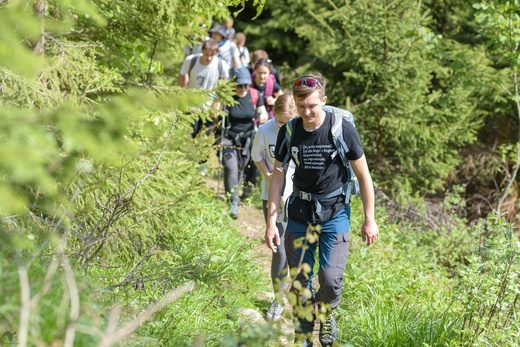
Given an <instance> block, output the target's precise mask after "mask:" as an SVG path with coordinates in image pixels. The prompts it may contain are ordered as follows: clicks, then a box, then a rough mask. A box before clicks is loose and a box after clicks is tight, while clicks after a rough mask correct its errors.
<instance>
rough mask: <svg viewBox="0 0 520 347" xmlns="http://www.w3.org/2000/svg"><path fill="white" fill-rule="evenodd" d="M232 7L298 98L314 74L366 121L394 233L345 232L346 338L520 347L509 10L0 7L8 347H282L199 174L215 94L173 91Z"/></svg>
mask: <svg viewBox="0 0 520 347" xmlns="http://www.w3.org/2000/svg"><path fill="white" fill-rule="evenodd" d="M230 15H231V16H233V17H235V29H236V30H237V31H243V32H244V33H246V34H247V37H248V43H247V46H248V47H249V49H250V51H253V50H255V49H265V50H266V51H267V52H268V53H269V54H270V57H271V58H272V60H273V62H274V64H275V65H276V66H277V67H278V68H279V70H280V71H281V73H282V78H283V82H282V84H283V87H284V88H285V89H286V90H288V88H289V87H290V83H291V80H292V79H294V78H295V77H296V76H298V75H300V74H302V73H305V72H308V71H319V72H321V73H322V74H324V76H325V77H326V78H327V80H328V89H327V95H328V97H329V101H330V103H331V104H334V105H337V106H342V107H345V108H348V109H350V110H351V111H352V112H353V113H354V115H355V117H356V126H357V128H358V130H359V132H360V134H361V137H362V139H363V142H364V145H365V151H366V153H367V158H368V160H369V165H370V167H371V170H372V173H373V176H374V182H375V184H376V185H377V186H376V188H377V192H378V202H377V209H378V210H377V219H378V223H379V225H380V229H381V231H382V232H381V238H380V242H378V243H377V244H376V245H374V246H373V247H371V248H370V249H368V248H367V247H365V246H363V245H362V243H361V242H360V240H359V239H358V238H356V237H358V236H359V235H357V234H356V235H357V236H355V237H354V238H353V240H352V244H351V256H350V258H349V266H348V269H347V272H346V278H345V282H346V286H347V288H346V289H345V291H344V293H343V297H342V299H343V301H344V302H345V303H348V308H347V306H345V308H343V307H342V308H341V309H340V310H339V312H338V325H339V326H340V328H341V329H340V331H341V333H340V336H339V339H340V341H342V342H345V343H349V344H351V345H355V346H376V345H378V346H417V345H424V346H426V345H427V346H446V345H450V346H475V345H478V346H517V345H518V344H519V342H520V327H519V326H518V313H519V310H520V300H519V298H520V297H519V295H520V288H519V285H520V283H519V281H518V274H519V273H520V264H519V261H518V259H519V258H518V256H519V254H520V251H519V248H520V243H519V242H518V238H517V232H518V229H517V227H515V224H516V225H518V220H519V218H518V214H519V213H518V207H519V206H518V199H517V198H518V194H519V187H518V169H519V165H520V160H519V158H520V141H519V139H520V126H519V119H520V95H519V89H518V68H519V64H520V59H519V58H520V57H519V52H518V48H519V47H518V42H520V18H519V16H520V2H518V1H516V0H515V1H503V0H482V1H478V2H475V3H472V4H470V3H468V2H466V1H462V0H444V1H429V0H425V1H414V0H401V1H387V0H380V1H373V0H370V1H369V0H358V1H336V0H305V1H303V0H284V1H262V0H254V1H250V2H247V3H244V2H243V1H240V0H219V1H214V0H74V1H71V0H18V1H15V0H0V118H1V119H2V122H0V177H1V180H0V196H1V199H0V281H1V283H2V285H1V286H0V298H1V299H0V315H1V316H2V320H0V335H1V337H2V340H1V341H0V343H1V344H9V343H17V344H18V345H20V346H61V345H64V346H73V345H78V346H90V345H97V346H110V345H125V346H129V345H135V346H142V345H147V346H159V345H160V346H202V345H209V346H264V345H265V346H277V345H279V338H281V336H282V335H283V334H284V332H283V331H282V330H281V328H280V326H276V325H275V326H271V325H268V324H263V323H258V322H256V323H255V324H253V322H252V321H251V319H248V318H244V316H243V313H244V312H245V311H248V309H254V310H261V309H262V308H263V307H266V305H267V304H268V301H266V300H265V299H261V295H260V293H262V292H265V291H270V290H271V289H270V285H269V283H268V282H269V280H268V278H267V276H265V274H262V273H261V272H260V271H258V267H257V265H258V264H257V263H256V262H257V261H258V259H256V255H255V254H253V253H252V252H251V250H252V245H251V242H246V241H245V240H244V239H243V237H242V235H241V234H240V233H239V232H237V230H234V229H233V228H232V227H231V222H230V218H229V216H228V215H227V209H226V206H225V203H224V202H223V201H222V199H215V192H214V191H213V190H211V189H208V188H207V186H206V184H205V181H204V179H203V177H201V175H200V173H199V171H198V169H199V167H198V163H200V162H201V161H205V160H208V163H211V162H212V161H211V159H212V158H214V157H215V153H216V152H217V150H218V149H217V148H215V147H214V146H213V141H212V139H211V137H209V136H208V137H205V136H201V137H200V138H198V139H196V140H193V139H191V137H190V135H189V134H190V130H191V124H192V122H193V120H194V119H195V118H196V117H206V116H207V115H206V114H205V113H204V111H201V110H202V108H201V107H199V106H200V105H202V104H204V103H205V102H207V100H208V97H209V95H208V94H207V93H206V92H204V91H197V90H186V89H181V88H179V87H177V86H176V80H177V75H178V72H179V69H180V66H181V63H182V59H183V52H182V49H183V47H184V46H185V45H187V44H190V43H192V40H193V38H194V37H196V36H199V37H200V36H203V35H204V34H205V33H206V30H207V28H208V27H209V26H210V25H211V24H212V22H214V21H215V22H222V21H224V20H225V19H227V18H228V17H229V16H230ZM233 90H234V88H233V82H232V81H231V82H225V83H220V84H219V85H218V87H217V90H216V92H217V93H218V96H219V99H220V100H221V101H223V102H224V103H229V102H231V98H232V93H233ZM218 169H219V168H218V165H214V167H212V168H211V170H212V171H211V172H210V173H211V174H215V175H217V173H218ZM256 199H257V200H258V197H256ZM257 202H258V201H257ZM248 203H251V204H254V203H255V201H254V200H253V201H249V202H248ZM352 208H353V211H354V213H353V216H352V230H358V229H359V225H360V224H361V221H360V219H361V217H360V216H361V215H362V212H361V209H362V207H361V206H360V201H359V200H355V201H353V206H352ZM356 211H357V212H358V213H356ZM356 228H357V229H356ZM285 318H286V319H287V320H288V321H290V313H286V317H285ZM264 323H265V322H264Z"/></svg>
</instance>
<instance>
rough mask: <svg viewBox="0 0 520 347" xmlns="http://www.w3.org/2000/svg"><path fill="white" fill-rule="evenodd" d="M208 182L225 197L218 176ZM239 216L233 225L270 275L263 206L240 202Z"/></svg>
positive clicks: (287, 316)
mask: <svg viewBox="0 0 520 347" xmlns="http://www.w3.org/2000/svg"><path fill="white" fill-rule="evenodd" d="M206 184H207V185H208V187H210V188H211V189H213V190H214V191H215V193H217V192H218V193H219V195H220V196H221V197H222V198H223V196H224V187H223V186H224V184H223V182H220V185H219V183H218V180H217V178H216V177H211V176H208V177H206ZM254 194H260V190H258V189H257V190H255V192H254ZM238 213H239V218H237V219H234V220H233V219H232V224H233V226H234V227H235V228H236V229H237V230H238V231H240V232H241V233H242V234H243V235H244V236H245V237H246V239H247V240H248V241H249V242H251V244H252V245H253V252H254V253H255V254H256V255H257V256H258V257H257V259H259V260H260V263H261V264H262V271H263V272H264V273H265V275H266V276H268V277H270V276H271V275H270V273H271V251H270V250H269V248H267V246H266V244H265V242H264V232H265V221H264V214H263V212H262V209H261V208H257V207H255V206H253V205H252V204H251V203H249V202H247V201H246V202H243V201H241V202H240V205H239V210H238ZM265 296H266V300H269V301H270V300H272V299H273V298H274V294H273V293H265ZM266 310H267V307H265V309H264V310H263V311H261V312H259V313H260V314H261V315H262V317H263V316H264V315H265V311H266ZM290 312H291V306H290V305H288V304H286V305H285V310H284V313H283V317H282V321H281V323H282V324H281V326H282V331H283V333H284V335H286V336H287V337H292V334H293V331H294V330H293V329H294V327H293V323H292V319H291V313H290ZM318 332H319V324H316V325H315V327H314V347H321V344H320V343H319V339H318ZM292 345H293V344H292V338H291V340H290V341H280V346H292Z"/></svg>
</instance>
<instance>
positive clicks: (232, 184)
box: [217, 67, 267, 219]
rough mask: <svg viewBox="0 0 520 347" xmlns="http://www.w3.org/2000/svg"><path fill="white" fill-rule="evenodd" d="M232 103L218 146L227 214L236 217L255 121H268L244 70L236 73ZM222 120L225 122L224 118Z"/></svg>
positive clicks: (227, 108) (248, 74) (247, 73)
mask: <svg viewBox="0 0 520 347" xmlns="http://www.w3.org/2000/svg"><path fill="white" fill-rule="evenodd" d="M234 81H235V83H236V86H235V92H236V95H235V96H234V100H235V102H236V103H235V104H234V105H231V106H228V107H226V108H225V111H226V113H227V116H226V118H227V121H226V123H225V126H224V127H222V128H221V130H222V134H221V136H220V138H218V139H217V143H219V144H220V146H221V151H222V165H223V167H224V189H225V191H226V195H227V196H228V198H229V203H230V208H229V213H230V215H231V217H232V218H234V219H236V218H238V204H239V201H240V197H239V196H240V195H239V189H240V186H241V183H242V177H243V175H244V168H245V166H246V164H247V163H248V161H249V158H250V157H251V147H252V145H253V135H254V133H255V131H256V125H255V122H254V120H255V119H258V120H260V122H265V121H266V120H267V112H266V110H265V107H264V104H263V100H261V99H260V98H259V97H258V91H257V90H256V89H254V88H251V87H250V85H251V82H252V81H251V74H250V73H249V70H248V69H247V68H245V67H243V68H240V69H237V70H236V71H235V80H234ZM226 118H225V119H226Z"/></svg>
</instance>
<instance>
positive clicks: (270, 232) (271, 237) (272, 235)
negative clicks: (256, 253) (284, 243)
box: [264, 226, 280, 253]
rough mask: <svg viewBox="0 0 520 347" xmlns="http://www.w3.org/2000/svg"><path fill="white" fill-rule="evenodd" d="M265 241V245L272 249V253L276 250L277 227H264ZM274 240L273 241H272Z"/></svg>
mask: <svg viewBox="0 0 520 347" xmlns="http://www.w3.org/2000/svg"><path fill="white" fill-rule="evenodd" d="M264 239H265V243H266V244H267V247H268V248H269V249H270V250H271V251H273V253H276V252H278V247H277V246H279V245H280V234H278V228H276V227H274V228H273V227H269V226H268V227H267V228H266V229H265V238H264ZM273 241H274V242H273Z"/></svg>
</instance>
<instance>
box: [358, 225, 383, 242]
mask: <svg viewBox="0 0 520 347" xmlns="http://www.w3.org/2000/svg"><path fill="white" fill-rule="evenodd" d="M378 236H379V227H378V226H377V224H376V223H375V222H374V221H371V220H366V219H365V222H364V223H363V226H362V227H361V237H362V239H363V242H364V241H366V242H367V246H370V245H371V244H373V243H374V242H375V241H376V239H377V237H378Z"/></svg>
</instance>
